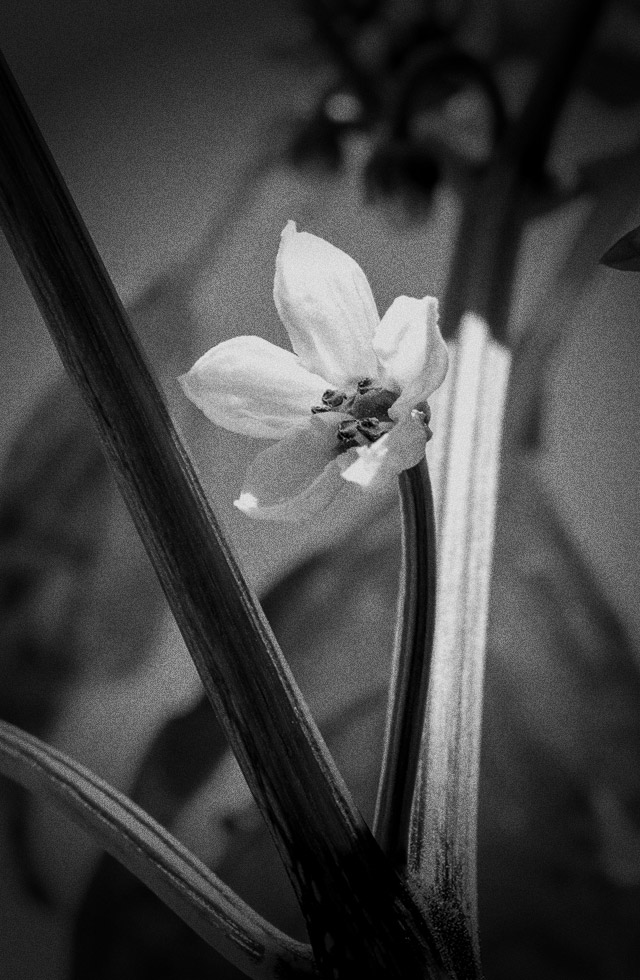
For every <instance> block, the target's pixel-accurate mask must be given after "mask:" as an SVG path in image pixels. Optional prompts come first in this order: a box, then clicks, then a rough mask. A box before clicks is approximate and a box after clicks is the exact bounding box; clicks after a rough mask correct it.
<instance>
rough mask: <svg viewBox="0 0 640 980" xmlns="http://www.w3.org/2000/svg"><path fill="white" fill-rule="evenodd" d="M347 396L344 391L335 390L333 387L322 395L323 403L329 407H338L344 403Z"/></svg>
mask: <svg viewBox="0 0 640 980" xmlns="http://www.w3.org/2000/svg"><path fill="white" fill-rule="evenodd" d="M346 397H347V396H346V395H345V393H344V392H343V391H334V390H333V389H332V388H328V389H327V391H325V393H324V395H323V396H322V404H323V405H326V406H327V409H331V408H337V407H338V405H342V403H343V401H344V400H345V398H346Z"/></svg>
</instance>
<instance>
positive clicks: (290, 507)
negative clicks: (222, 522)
mask: <svg viewBox="0 0 640 980" xmlns="http://www.w3.org/2000/svg"><path fill="white" fill-rule="evenodd" d="M345 457H348V458H347V459H345ZM351 458H355V453H353V452H351V455H350V454H349V453H345V454H343V455H341V456H338V455H337V440H336V431H335V428H334V429H333V430H331V429H329V427H328V426H327V425H324V424H322V423H320V422H316V421H315V420H314V421H312V422H311V423H310V424H309V427H308V428H307V429H305V430H304V431H298V432H290V433H289V434H288V435H286V436H285V437H284V438H283V439H281V440H280V442H278V443H276V444H275V445H274V446H269V448H268V449H265V450H263V452H261V453H260V454H259V455H258V456H256V458H255V459H254V460H253V462H252V463H251V465H250V466H249V469H248V470H247V475H246V477H245V480H244V484H243V487H242V493H241V494H240V496H239V498H238V499H237V500H235V501H234V503H235V506H236V507H237V508H238V509H239V510H241V511H242V512H243V513H244V514H246V515H247V516H248V517H253V518H256V519H258V520H267V521H287V522H291V523H294V522H298V521H304V520H308V519H309V518H310V517H313V515H314V514H317V513H318V512H319V511H321V510H323V509H324V508H325V507H326V506H327V505H328V504H330V503H331V502H332V500H333V499H334V498H335V497H336V495H337V494H338V493H339V492H340V490H342V489H343V488H344V484H343V482H342V480H341V478H340V472H341V469H342V468H343V467H344V466H345V465H348V462H349V460H350V459H351Z"/></svg>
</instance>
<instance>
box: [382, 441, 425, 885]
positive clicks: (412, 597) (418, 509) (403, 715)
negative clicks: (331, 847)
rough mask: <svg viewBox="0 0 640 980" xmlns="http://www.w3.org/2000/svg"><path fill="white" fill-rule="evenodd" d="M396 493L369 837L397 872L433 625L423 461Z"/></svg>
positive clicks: (403, 858) (404, 844)
mask: <svg viewBox="0 0 640 980" xmlns="http://www.w3.org/2000/svg"><path fill="white" fill-rule="evenodd" d="M399 489H400V514H401V521H402V565H401V570H400V588H399V594H398V614H397V626H396V636H395V644H394V654H393V664H392V673H391V686H390V692H389V702H388V709H387V727H386V733H385V744H384V749H383V757H382V771H381V774H380V783H379V787H378V799H377V802H376V813H375V817H374V835H375V836H376V838H377V840H378V843H379V844H380V846H381V847H382V849H383V851H384V852H385V853H386V854H387V855H388V857H389V858H391V860H392V861H393V863H394V864H395V865H396V867H398V869H399V870H404V868H405V867H406V864H407V856H408V847H409V831H410V825H411V807H412V802H413V795H414V790H415V785H416V777H417V772H418V764H419V760H420V744H421V740H422V732H423V729H424V716H425V709H426V703H427V689H428V684H429V670H430V666H431V651H432V647H433V633H434V624H435V595H436V541H435V517H434V511H433V495H432V492H431V481H430V479H429V469H428V467H427V462H426V460H423V461H422V462H421V463H418V465H417V466H414V467H412V468H411V469H409V470H405V471H404V472H403V473H401V474H400V477H399Z"/></svg>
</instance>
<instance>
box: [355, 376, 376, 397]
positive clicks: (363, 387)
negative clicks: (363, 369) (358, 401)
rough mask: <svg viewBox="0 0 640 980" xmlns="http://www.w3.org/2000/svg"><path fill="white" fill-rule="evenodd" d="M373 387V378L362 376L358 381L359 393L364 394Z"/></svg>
mask: <svg viewBox="0 0 640 980" xmlns="http://www.w3.org/2000/svg"><path fill="white" fill-rule="evenodd" d="M371 388H373V380H372V379H371V378H362V379H361V380H360V381H358V394H359V395H364V394H365V392H367V391H370V389H371Z"/></svg>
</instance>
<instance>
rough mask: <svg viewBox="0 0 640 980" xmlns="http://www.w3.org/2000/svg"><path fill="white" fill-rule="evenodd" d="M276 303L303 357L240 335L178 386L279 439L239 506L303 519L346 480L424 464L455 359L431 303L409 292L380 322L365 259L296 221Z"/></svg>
mask: <svg viewBox="0 0 640 980" xmlns="http://www.w3.org/2000/svg"><path fill="white" fill-rule="evenodd" d="M273 297H274V300H275V304H276V308H277V310H278V313H279V315H280V318H281V320H282V322H283V324H284V326H285V328H286V330H287V333H288V334H289V338H290V340H291V346H292V347H293V350H294V352H295V353H291V352H290V351H286V350H282V349H281V348H280V347H276V346H275V345H274V344H270V343H268V342H267V341H266V340H263V339H261V338H260V337H234V338H233V339H231V340H225V341H223V343H221V344H218V345H217V347H213V348H212V349H211V350H210V351H207V353H206V354H204V355H203V356H202V357H201V358H200V359H199V360H198V361H196V363H195V364H194V366H193V367H192V368H191V370H190V371H189V372H188V374H185V375H183V376H182V377H181V378H180V379H179V380H180V382H181V384H182V387H183V389H184V391H185V394H186V395H187V397H188V398H190V399H191V401H192V402H194V404H195V405H197V406H198V408H200V409H201V410H202V411H203V412H204V414H205V415H206V416H207V418H209V419H211V421H212V422H215V423H216V425H221V426H224V427H225V428H226V429H229V430H230V431H231V432H239V433H242V434H244V435H247V436H252V437H254V438H259V439H276V440H278V441H277V442H276V444H275V445H271V446H269V447H268V448H267V449H265V450H264V451H263V452H262V453H260V454H259V455H258V456H257V457H256V459H255V460H254V461H253V463H252V464H251V466H250V467H249V470H248V472H247V475H246V478H245V483H244V486H243V489H242V493H241V494H240V497H239V499H238V500H236V501H235V505H236V507H238V508H239V509H240V510H242V511H243V512H244V513H245V514H248V515H249V516H251V517H256V518H264V519H268V520H284V521H299V520H304V519H305V518H308V517H311V516H312V515H313V514H315V513H317V512H318V511H319V510H321V509H322V508H324V507H325V506H326V505H327V504H328V503H330V502H331V500H333V498H334V497H335V496H336V494H337V493H338V491H339V490H340V489H341V488H342V487H344V485H345V484H344V481H345V480H347V481H349V482H350V483H352V484H353V483H355V484H359V485H360V486H361V487H367V488H375V487H380V486H385V485H387V484H388V482H389V481H390V480H391V479H393V478H395V477H396V476H397V475H398V474H399V473H400V472H401V471H402V470H404V469H408V468H409V467H410V466H414V465H415V464H416V463H418V462H419V461H420V460H421V459H422V458H423V457H424V450H425V445H426V442H427V439H428V438H429V437H430V434H431V433H430V432H429V428H428V424H427V423H428V421H429V409H428V406H427V403H426V400H427V398H429V396H430V395H431V394H432V393H433V392H434V391H435V390H436V388H438V386H439V385H440V384H441V383H442V381H443V380H444V377H445V374H446V372H447V365H448V355H447V348H446V345H445V343H444V341H443V339H442V337H441V335H440V331H439V329H438V304H437V301H436V300H435V299H433V297H431V296H426V297H425V298H424V299H411V298H410V297H408V296H400V297H398V299H396V300H394V302H393V303H392V304H391V306H390V308H389V309H388V310H387V312H386V313H385V315H384V316H383V317H382V320H381V319H380V317H379V316H378V311H377V309H376V304H375V300H374V298H373V294H372V292H371V288H370V286H369V283H368V281H367V278H366V276H365V274H364V272H363V271H362V269H361V268H360V266H359V265H358V264H357V262H355V261H354V260H353V259H352V258H350V257H349V256H348V255H346V254H345V253H344V252H342V251H340V249H338V248H335V247H334V246H333V245H330V244H329V243H328V242H325V241H324V240H323V239H322V238H317V237H316V236H315V235H310V234H308V233H307V232H298V231H297V230H296V225H295V223H294V222H293V221H289V222H288V223H287V225H286V227H285V229H284V231H283V232H282V236H281V242H280V248H279V250H278V257H277V259H276V275H275V282H274V289H273Z"/></svg>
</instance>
